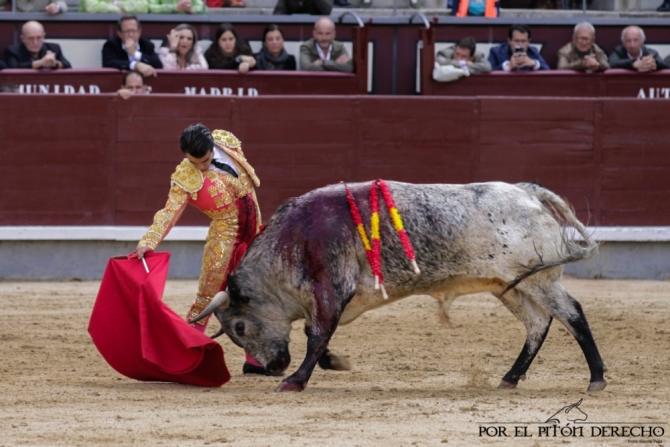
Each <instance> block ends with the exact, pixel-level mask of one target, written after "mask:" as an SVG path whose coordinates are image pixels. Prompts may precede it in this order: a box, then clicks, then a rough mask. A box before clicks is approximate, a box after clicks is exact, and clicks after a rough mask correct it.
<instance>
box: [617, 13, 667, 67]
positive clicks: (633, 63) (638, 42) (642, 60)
mask: <svg viewBox="0 0 670 447" xmlns="http://www.w3.org/2000/svg"><path fill="white" fill-rule="evenodd" d="M644 41H645V35H644V31H642V28H640V27H639V26H634V25H633V26H628V27H626V28H624V29H623V31H622V32H621V42H622V43H623V45H619V46H618V47H616V48H615V49H614V51H612V54H610V67H612V68H626V69H628V70H637V71H640V72H643V71H654V70H664V69H666V68H668V65H667V64H666V63H665V61H664V60H663V59H661V56H659V55H658V53H657V52H656V50H652V49H651V48H647V47H646V46H644Z"/></svg>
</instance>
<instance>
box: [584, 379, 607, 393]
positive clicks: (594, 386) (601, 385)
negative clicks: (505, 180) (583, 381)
mask: <svg viewBox="0 0 670 447" xmlns="http://www.w3.org/2000/svg"><path fill="white" fill-rule="evenodd" d="M606 386H607V382H606V381H604V380H601V381H599V382H591V383H589V387H588V388H587V389H586V391H602V390H604V389H605V387H606Z"/></svg>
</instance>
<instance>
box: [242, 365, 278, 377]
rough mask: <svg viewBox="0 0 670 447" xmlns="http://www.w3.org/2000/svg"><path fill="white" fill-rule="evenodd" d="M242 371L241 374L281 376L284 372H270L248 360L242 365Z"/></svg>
mask: <svg viewBox="0 0 670 447" xmlns="http://www.w3.org/2000/svg"><path fill="white" fill-rule="evenodd" d="M242 373H243V374H258V375H261V376H283V375H284V373H283V372H280V373H271V372H269V371H268V370H267V369H265V368H263V367H262V366H256V365H252V364H251V363H249V362H244V366H242Z"/></svg>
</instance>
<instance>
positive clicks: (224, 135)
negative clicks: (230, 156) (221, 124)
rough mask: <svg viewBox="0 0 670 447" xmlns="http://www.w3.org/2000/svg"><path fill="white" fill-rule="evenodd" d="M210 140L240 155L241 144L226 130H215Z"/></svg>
mask: <svg viewBox="0 0 670 447" xmlns="http://www.w3.org/2000/svg"><path fill="white" fill-rule="evenodd" d="M212 138H214V141H215V142H217V143H218V144H219V146H224V147H226V148H228V149H232V150H234V151H235V152H239V153H242V142H241V141H240V140H238V139H237V137H236V136H235V135H233V134H232V133H230V132H228V131H227V130H221V129H215V130H214V131H212Z"/></svg>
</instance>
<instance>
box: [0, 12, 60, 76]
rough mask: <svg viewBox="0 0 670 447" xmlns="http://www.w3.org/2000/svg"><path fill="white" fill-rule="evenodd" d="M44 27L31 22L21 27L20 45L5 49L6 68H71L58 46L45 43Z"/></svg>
mask: <svg viewBox="0 0 670 447" xmlns="http://www.w3.org/2000/svg"><path fill="white" fill-rule="evenodd" d="M45 36H46V33H45V32H44V27H43V26H42V24H41V23H39V22H35V21H33V20H31V21H30V22H26V23H24V24H23V26H22V27H21V43H18V44H15V45H10V46H8V47H7V48H6V49H5V61H6V62H7V67H8V68H72V65H70V62H68V60H67V59H65V56H63V52H62V51H61V49H60V45H57V44H55V43H45V42H44V37H45Z"/></svg>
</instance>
